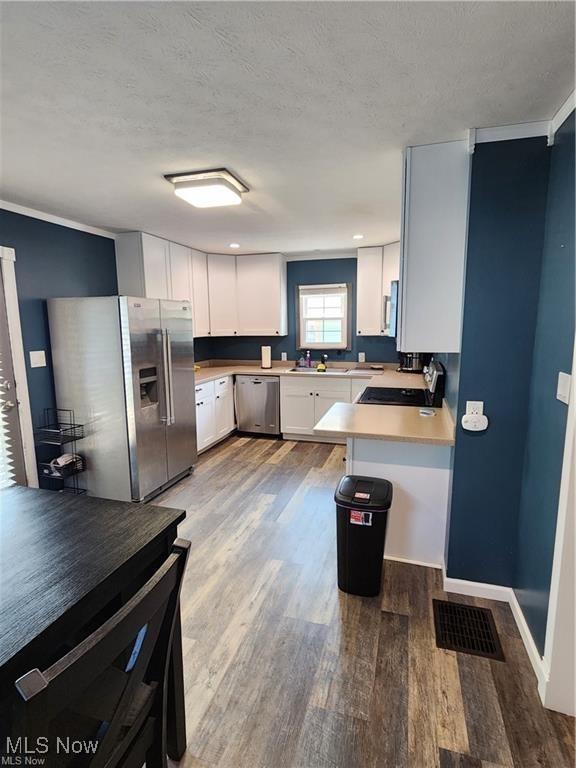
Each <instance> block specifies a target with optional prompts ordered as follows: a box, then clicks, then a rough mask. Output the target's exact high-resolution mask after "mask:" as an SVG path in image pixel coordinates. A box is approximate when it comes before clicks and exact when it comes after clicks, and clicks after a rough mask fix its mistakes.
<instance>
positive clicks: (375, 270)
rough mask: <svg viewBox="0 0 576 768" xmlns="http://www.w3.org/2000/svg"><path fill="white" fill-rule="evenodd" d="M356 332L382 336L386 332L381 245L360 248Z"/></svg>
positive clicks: (364, 334)
mask: <svg viewBox="0 0 576 768" xmlns="http://www.w3.org/2000/svg"><path fill="white" fill-rule="evenodd" d="M356 333H357V334H358V335H359V336H381V335H382V334H383V333H384V296H383V293H382V248H381V246H378V247H375V248H358V273H357V286H356Z"/></svg>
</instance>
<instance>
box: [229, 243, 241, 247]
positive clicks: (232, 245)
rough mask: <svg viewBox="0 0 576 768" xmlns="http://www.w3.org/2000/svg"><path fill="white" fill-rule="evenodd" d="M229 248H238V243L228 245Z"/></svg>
mask: <svg viewBox="0 0 576 768" xmlns="http://www.w3.org/2000/svg"><path fill="white" fill-rule="evenodd" d="M230 248H240V243H230Z"/></svg>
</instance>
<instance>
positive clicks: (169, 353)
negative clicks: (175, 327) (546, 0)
mask: <svg viewBox="0 0 576 768" xmlns="http://www.w3.org/2000/svg"><path fill="white" fill-rule="evenodd" d="M166 353H167V357H168V386H169V387H170V390H169V393H170V397H169V400H170V415H169V421H168V424H175V423H176V417H175V416H174V377H173V374H172V342H171V340H170V332H169V331H166Z"/></svg>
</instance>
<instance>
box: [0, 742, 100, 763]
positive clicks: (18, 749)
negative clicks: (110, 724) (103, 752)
mask: <svg viewBox="0 0 576 768" xmlns="http://www.w3.org/2000/svg"><path fill="white" fill-rule="evenodd" d="M50 746H51V745H50V740H49V738H48V737H47V736H39V737H38V738H37V739H29V738H28V737H27V736H18V738H11V737H10V736H8V737H7V738H6V749H5V752H4V754H3V755H2V760H1V764H2V765H6V766H8V765H38V766H41V765H43V764H44V760H45V758H44V755H46V754H47V753H48V752H49V751H50ZM52 747H53V749H54V751H55V752H56V754H58V755H93V754H95V753H96V750H97V749H98V741H97V740H84V739H71V738H70V737H69V736H68V737H66V738H60V737H59V736H58V737H57V738H56V741H55V742H54V744H53V745H52Z"/></svg>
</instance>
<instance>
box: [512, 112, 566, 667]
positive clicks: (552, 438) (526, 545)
mask: <svg viewBox="0 0 576 768" xmlns="http://www.w3.org/2000/svg"><path fill="white" fill-rule="evenodd" d="M574 139H575V137H574V113H572V115H571V117H569V118H568V120H566V122H565V123H564V124H563V125H562V127H561V128H560V130H559V131H558V132H557V133H556V136H555V139H554V146H553V147H552V150H551V152H550V154H551V160H550V178H549V185H548V201H547V208H546V231H545V237H544V250H543V256H542V273H541V279H540V293H539V297H538V312H537V315H536V335H535V340H534V353H533V359H532V362H533V365H532V379H531V387H530V403H529V409H528V433H527V439H526V451H525V460H524V473H523V482H522V499H521V504H520V515H519V518H518V545H517V559H516V574H515V580H514V586H515V591H516V596H517V598H518V602H519V603H520V606H521V607H522V611H523V613H524V616H525V618H526V621H527V622H528V626H529V627H530V630H531V632H532V636H533V638H534V640H535V642H536V645H537V647H538V650H539V651H540V653H543V652H544V639H545V635H546V619H547V615H548V602H549V597H550V580H551V576H552V561H553V558H554V541H555V534H556V516H557V512H558V499H559V492H560V476H561V472H562V459H563V453H564V438H565V433H566V419H567V414H568V406H567V405H565V404H564V403H562V402H560V401H559V400H557V399H556V397H555V394H556V386H557V381H558V372H559V371H565V372H566V373H570V371H571V369H572V352H573V343H574V284H575V279H576V276H575V274H574V261H575V253H574V228H575V221H574V209H575V204H576V201H575V199H574V173H575V167H574Z"/></svg>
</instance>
